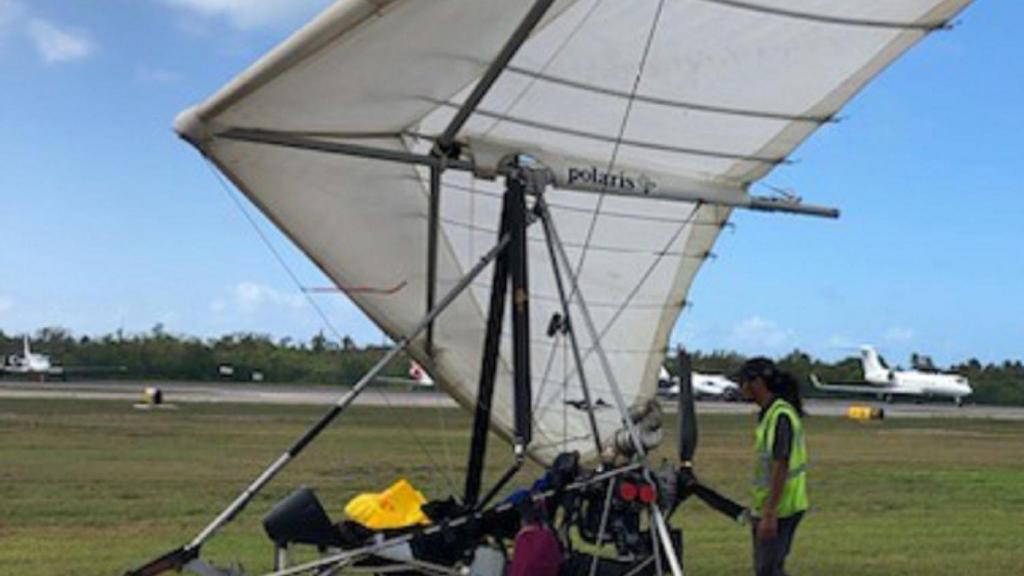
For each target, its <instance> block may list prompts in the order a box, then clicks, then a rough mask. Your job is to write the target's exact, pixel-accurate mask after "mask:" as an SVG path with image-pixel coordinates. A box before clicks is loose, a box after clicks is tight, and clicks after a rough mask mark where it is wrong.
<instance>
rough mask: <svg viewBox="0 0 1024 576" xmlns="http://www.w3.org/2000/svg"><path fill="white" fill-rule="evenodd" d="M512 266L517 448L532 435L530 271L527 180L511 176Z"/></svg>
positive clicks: (527, 441)
mask: <svg viewBox="0 0 1024 576" xmlns="http://www.w3.org/2000/svg"><path fill="white" fill-rule="evenodd" d="M506 195H507V196H508V197H509V207H510V208H511V213H510V215H509V225H510V226H511V230H510V232H511V234H510V236H511V238H512V241H511V242H510V243H509V251H508V254H509V268H510V272H511V273H512V366H513V372H512V375H513V379H514V385H515V403H516V405H515V410H516V414H515V422H516V438H515V442H516V448H517V449H520V448H525V447H526V446H527V445H529V444H530V440H531V438H532V436H533V418H532V415H531V414H530V409H531V406H532V402H531V396H532V394H531V390H530V283H529V278H528V274H527V232H526V226H527V221H526V219H527V214H526V182H525V181H524V180H523V179H521V178H519V177H510V178H508V191H507V192H506Z"/></svg>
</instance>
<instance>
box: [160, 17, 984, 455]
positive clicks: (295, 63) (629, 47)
mask: <svg viewBox="0 0 1024 576" xmlns="http://www.w3.org/2000/svg"><path fill="white" fill-rule="evenodd" d="M968 2H969V0H860V1H858V2H834V1H829V0H743V1H737V0H558V1H556V2H555V4H554V5H553V7H552V8H551V9H550V10H549V11H548V13H547V14H546V16H545V19H544V20H543V21H542V22H541V23H540V25H539V26H538V27H537V29H536V30H534V32H533V34H532V35H531V37H530V38H529V39H528V40H527V41H526V43H525V44H524V45H523V47H522V49H521V50H520V51H519V53H518V54H517V55H516V57H515V58H514V59H513V61H512V63H511V65H510V66H509V67H507V68H506V69H505V71H504V72H503V73H502V74H501V76H500V77H499V79H498V81H497V83H496V84H495V85H494V86H493V88H492V89H491V90H490V91H489V92H488V94H487V96H486V97H485V98H484V100H483V101H482V103H481V104H480V106H479V108H478V109H477V110H476V112H475V113H474V114H473V115H472V116H471V117H470V119H469V121H468V123H467V124H466V125H465V127H464V128H463V130H462V131H461V132H460V134H459V138H458V139H459V141H460V142H463V143H467V147H469V148H470V149H471V150H472V151H476V152H478V151H479V150H482V149H483V148H485V147H486V148H490V149H497V150H502V151H506V152H526V153H529V154H530V155H531V156H533V157H535V158H537V159H538V160H540V161H542V162H545V161H547V160H549V159H550V162H551V165H552V166H553V167H554V166H555V165H556V164H558V165H559V166H560V168H557V169H558V170H562V171H563V178H564V179H565V180H566V181H572V180H575V181H578V182H582V183H588V182H589V183H598V184H599V183H601V182H602V181H605V182H606V181H607V180H608V179H609V178H613V179H614V178H618V179H619V181H620V182H626V181H627V180H628V181H629V182H630V186H633V187H636V189H637V190H641V191H642V190H649V189H651V188H652V187H655V186H657V185H659V183H660V182H662V181H663V180H664V179H676V180H678V181H681V182H686V183H688V185H690V186H697V187H702V188H704V189H706V190H712V191H716V190H717V191H719V192H716V193H721V194H722V195H723V196H725V195H730V194H731V195H734V196H737V197H742V196H744V195H745V191H746V189H747V187H748V186H749V185H750V183H752V182H754V181H756V180H758V179H760V178H762V177H763V176H764V175H766V174H767V173H768V172H769V171H770V170H772V168H773V167H774V166H775V165H777V164H779V163H780V162H783V161H784V160H785V159H786V157H787V155H789V154H790V152H791V151H792V150H793V149H794V148H795V147H796V146H797V145H799V144H800V143H801V142H802V141H803V140H804V139H805V138H806V137H807V136H809V135H810V134H811V133H812V132H813V131H814V130H815V129H816V128H817V127H818V126H820V125H821V124H822V123H824V122H827V121H829V119H831V118H832V117H833V116H834V115H835V114H836V113H837V111H838V110H839V109H840V107H841V106H842V105H843V104H844V103H845V102H847V101H848V100H849V99H850V98H851V97H852V96H853V95H854V94H855V93H856V92H857V91H858V90H860V89H861V88H862V87H863V86H864V85H865V84H866V83H867V82H868V81H869V80H870V79H871V78H873V77H874V76H875V75H877V74H878V73H879V72H880V71H881V70H882V69H883V68H884V67H885V66H886V65H888V64H889V63H890V62H891V61H892V60H893V59H895V58H896V57H898V56H899V55H900V54H902V53H903V52H904V51H905V50H906V49H908V48H909V47H910V46H911V45H913V44H914V43H915V42H917V41H918V40H920V39H921V38H923V37H924V36H925V35H926V34H927V33H928V32H929V31H931V30H934V29H936V28H939V27H942V26H943V25H944V23H946V22H947V21H949V20H950V19H951V18H952V17H953V16H955V15H956V14H957V13H958V12H959V11H960V10H961V9H962V8H963V7H964V6H965V5H966V4H967V3H968ZM532 4H533V2H532V1H529V0H429V1H426V0H418V1H414V0H341V1H339V2H337V3H336V4H334V5H333V6H332V7H331V8H329V9H327V10H326V11H325V12H324V13H323V14H322V15H320V16H319V17H318V18H317V19H316V20H314V21H313V22H312V23H310V24H309V25H308V26H306V27H305V28H303V29H302V30H300V31H299V32H298V33H296V34H295V35H294V36H293V37H292V38H290V39H289V40H287V41H286V42H285V43H283V44H282V45H281V46H280V47H278V48H277V49H275V50H274V51H272V52H271V53H270V54H268V55H267V56H266V57H264V58H263V59H262V60H260V61H259V62H257V63H256V64H255V65H253V66H252V68H250V69H249V70H248V71H246V72H245V73H243V74H242V75H240V76H239V77H238V78H237V79H236V80H234V81H233V82H231V83H230V84H228V85H227V86H226V87H224V88H223V89H222V90H220V91H219V92H218V93H216V94H215V95H214V96H212V97H211V98H210V99H208V100H207V101H206V102H204V103H202V104H201V105H199V106H197V107H196V108H193V109H190V110H188V111H186V112H185V113H183V114H182V115H181V116H180V117H179V119H178V121H177V123H176V128H177V129H178V131H179V133H181V134H182V135H183V136H184V137H186V138H187V139H189V140H190V141H191V142H193V143H194V144H195V145H196V146H198V147H199V148H200V149H201V150H202V151H203V152H204V154H206V155H207V156H208V157H209V158H210V159H211V160H212V161H213V162H214V163H216V165H217V166H218V167H219V169H220V170H222V171H223V172H224V173H225V174H227V175H228V176H229V177H230V178H231V180H232V181H233V182H234V183H235V184H236V185H237V186H238V187H239V188H240V189H241V190H242V191H243V192H244V193H245V194H246V195H247V196H248V197H249V199H250V200H251V201H252V202H254V203H255V204H256V205H257V206H259V208H260V209H261V210H262V211H263V212H264V213H265V214H266V215H267V216H268V217H269V218H270V219H271V220H272V221H273V222H274V223H275V224H276V225H277V226H279V227H280V228H281V230H283V231H284V233H286V234H287V235H288V236H289V237H290V238H291V239H292V240H293V241H294V242H295V243H296V244H297V245H298V246H299V247H300V248H301V249H302V250H303V251H304V252H305V253H306V254H307V255H308V256H309V257H310V258H311V259H312V260H313V261H314V262H316V264H317V265H318V266H319V267H320V268H321V269H322V270H323V271H324V272H325V273H326V274H327V275H328V276H329V277H330V278H331V279H332V280H333V281H335V282H336V283H337V284H338V285H339V287H341V288H342V289H343V290H346V291H347V292H348V295H349V297H350V298H351V299H352V300H353V301H354V302H355V303H356V304H357V305H358V306H359V307H360V308H361V309H362V310H363V311H364V312H365V313H366V314H368V315H369V316H370V317H371V318H372V319H373V320H374V321H375V322H376V323H377V324H379V325H380V326H381V327H382V328H383V329H384V330H385V331H387V332H388V333H389V334H391V335H392V336H393V337H396V338H397V337H401V336H403V335H405V334H408V333H409V332H410V331H411V329H412V328H413V326H414V325H415V324H416V322H417V320H418V319H419V318H420V317H421V316H422V315H423V314H424V312H425V292H426V279H427V263H426V262H427V252H426V239H427V226H428V197H429V193H428V187H429V185H428V174H427V173H426V171H424V169H422V168H417V167H414V166H412V165H407V164H402V163H395V162H387V161H381V160H373V159H367V158H357V157H351V156H345V155H338V154H327V153H322V152H315V151H309V150H301V149H295V148H286V147H279V146H273V145H268V144H264V143H251V142H242V141H238V140H234V139H228V138H220V137H218V135H220V134H223V133H224V132H225V131H227V130H230V129H233V128H245V129H259V130H265V131H271V132H275V133H282V134H287V135H300V136H304V137H311V138H316V139H319V140H323V141H330V142H351V143H358V144H359V145H362V146H373V147H376V148H382V149H389V150H400V151H414V152H423V153H425V152H427V151H429V150H430V148H431V146H432V145H433V140H432V137H435V136H437V135H438V134H439V133H440V132H442V131H443V130H444V128H445V126H446V125H447V124H448V122H449V120H450V119H451V118H452V117H453V116H454V114H455V111H456V110H457V108H458V106H459V105H460V104H461V102H462V101H463V99H465V98H466V97H467V94H469V92H470V91H471V90H472V88H473V86H474V83H475V81H476V80H478V79H479V78H480V76H481V75H482V74H483V72H484V71H485V69H486V68H487V66H488V64H489V63H490V62H491V61H492V60H493V59H494V58H495V56H496V55H497V54H498V52H499V51H500V50H501V48H502V46H503V45H504V43H505V42H506V40H507V39H508V38H509V36H510V35H511V34H512V32H513V30H514V29H515V27H516V26H517V25H518V23H519V22H520V21H521V20H522V18H523V16H524V15H525V14H526V13H527V11H528V10H529V9H530V7H531V5H532ZM559 162H560V163H561V164H559ZM503 191H504V185H503V183H502V182H501V181H500V179H499V180H498V181H488V180H482V179H478V178H475V177H473V176H472V175H471V174H470V173H467V172H457V171H447V172H445V174H444V179H443V187H442V201H441V244H440V252H439V262H438V269H437V270H438V293H439V294H441V293H444V292H445V291H446V290H447V289H448V288H450V287H451V286H453V285H454V284H455V282H456V281H457V280H458V279H459V278H460V277H461V276H462V274H463V273H464V272H465V271H466V270H467V269H468V268H469V267H470V266H472V265H473V264H474V263H475V262H477V261H478V260H479V258H480V257H481V256H482V255H483V254H484V253H485V252H486V251H487V250H489V249H490V248H491V247H492V246H493V244H494V242H495V240H496V229H497V224H498V217H499V210H500V198H501V195H502V193H503ZM546 198H547V201H548V203H549V205H550V207H551V210H552V213H553V217H554V220H555V222H557V226H558V229H559V231H560V232H561V235H562V238H563V241H564V245H565V247H566V250H567V252H568V254H569V257H570V259H571V260H572V261H573V262H574V268H575V272H576V274H577V275H578V278H579V282H580V287H581V292H582V294H583V296H584V297H585V298H586V300H587V302H588V304H589V308H590V310H591V312H592V314H593V316H594V320H595V323H596V325H597V327H598V330H599V331H600V334H601V336H600V345H601V347H602V348H603V349H604V350H605V352H606V353H607V354H608V357H609V358H610V359H611V364H612V369H613V371H614V376H615V378H614V379H615V381H616V382H617V383H618V385H619V387H620V389H621V391H622V393H623V395H624V397H625V400H626V402H627V403H629V404H631V405H637V404H640V403H642V402H644V401H646V400H647V399H649V398H651V397H653V395H654V393H655V391H656V380H657V375H658V370H659V367H660V365H661V363H662V362H663V360H664V355H665V349H666V346H667V343H668V339H669V334H670V331H671V329H672V327H673V325H674V324H675V322H676V319H677V318H678V316H679V313H680V311H681V310H682V307H683V306H684V303H685V300H686V295H687V291H688V289H689V287H690V284H691V282H692V281H693V278H694V275H695V274H696V273H697V270H698V269H699V268H700V266H701V264H702V262H703V261H704V259H705V257H706V255H707V253H708V251H709V250H710V248H711V246H712V245H713V243H714V241H715V239H716V237H717V235H718V233H719V231H720V229H721V226H722V224H723V223H724V222H725V220H726V219H727V218H728V216H729V208H727V207H723V206H718V205H715V204H713V203H700V204H695V203H687V202H677V201H667V200H660V199H653V198H651V197H645V196H643V195H642V194H641V195H636V196H628V195H627V196H612V195H603V194H595V193H591V192H580V191H570V190H564V189H557V188H556V189H549V190H548V192H547V193H546ZM530 237H531V240H530V242H529V252H530V254H529V256H530V289H531V329H532V332H533V333H532V337H531V357H532V373H533V390H534V404H535V413H534V443H533V445H532V446H531V454H533V455H534V456H535V457H537V458H539V459H541V460H550V459H551V458H552V457H553V456H554V455H555V454H557V453H558V452H560V451H563V450H579V451H581V452H582V453H584V454H585V455H593V453H594V445H593V439H592V437H591V433H590V428H589V425H588V422H587V417H586V414H585V412H584V409H583V408H582V407H581V403H580V402H579V401H581V400H582V392H581V389H580V380H579V377H578V375H577V374H576V373H575V370H574V365H573V361H572V355H571V350H570V349H569V347H568V345H567V342H566V341H565V339H564V336H562V335H556V336H554V337H551V336H548V334H547V333H546V328H547V325H548V321H549V319H550V318H551V317H552V316H553V315H554V314H555V313H556V312H558V311H559V308H560V305H559V300H558V295H557V291H556V286H555V281H554V277H553V275H552V272H551V262H550V259H549V256H548V251H547V247H546V245H545V243H544V237H543V234H542V231H541V230H539V226H535V227H533V228H532V229H531V231H530ZM481 278H483V280H481V281H478V282H477V283H476V285H474V286H473V287H472V289H470V290H468V291H467V292H465V293H464V294H463V295H462V296H460V297H459V298H458V300H457V301H456V302H455V303H454V304H453V305H452V306H451V308H450V309H448V310H447V311H445V313H444V314H443V315H442V316H441V317H440V318H439V319H438V321H437V323H436V327H435V333H434V353H433V355H432V356H431V357H428V356H427V355H426V351H425V347H424V342H423V340H422V339H420V340H417V341H416V342H415V343H414V344H413V346H412V347H411V349H410V351H411V353H412V354H413V355H414V356H415V357H416V359H417V360H418V361H419V362H420V363H422V364H423V365H424V366H426V367H428V369H429V370H430V372H431V374H432V375H433V376H434V377H435V378H436V380H437V382H438V383H439V384H440V385H441V386H443V387H444V389H445V390H446V391H448V392H449V393H450V394H451V395H452V396H453V397H455V398H456V399H457V400H458V401H459V402H460V403H461V404H463V405H464V406H466V407H471V406H473V404H474V400H475V395H476V387H477V380H478V376H479V374H478V372H479V369H480V366H479V364H480V353H481V348H482V342H483V338H484V332H485V322H486V312H487V302H488V286H487V284H488V283H489V275H487V274H485V275H484V276H482V277H481ZM351 287H363V288H365V287H376V288H380V290H366V289H360V290H354V289H351ZM575 302H576V303H575V304H574V308H573V313H574V314H578V313H579V308H578V301H575ZM505 325H506V327H508V326H509V323H508V321H506V323H505ZM507 332H508V328H506V335H505V338H504V341H503V345H502V362H500V363H499V373H498V380H497V384H496V390H495V399H494V411H493V416H492V426H493V429H495V430H496V431H498V432H499V433H503V434H505V435H508V434H509V433H510V431H511V429H512V422H513V420H512V395H511V392H512V389H511V374H510V366H511V342H510V336H509V334H508V333H507ZM578 336H579V337H580V344H581V346H582V349H583V353H584V356H585V357H586V361H585V375H586V377H587V380H588V382H589V385H590V388H591V392H592V395H593V397H594V401H595V409H596V417H597V421H598V424H599V429H600V431H601V435H602V436H603V437H604V439H605V440H607V439H608V438H609V437H610V436H611V434H612V432H614V431H615V430H618V429H619V428H620V427H621V419H620V417H619V415H618V412H617V411H616V410H614V409H613V408H612V406H613V405H614V402H613V401H612V397H611V390H610V384H611V383H610V382H609V379H608V377H607V375H606V374H605V373H604V371H603V370H602V369H601V365H600V363H599V362H598V359H597V357H596V355H595V354H594V348H595V346H594V345H595V343H594V342H592V341H591V339H590V338H589V337H588V335H587V334H586V333H585V332H584V331H583V330H578ZM605 406H606V407H605Z"/></svg>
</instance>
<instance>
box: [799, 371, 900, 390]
mask: <svg viewBox="0 0 1024 576" xmlns="http://www.w3.org/2000/svg"><path fill="white" fill-rule="evenodd" d="M811 385H813V386H814V387H815V388H816V389H818V390H821V391H823V392H850V393H854V394H879V393H885V394H892V393H893V391H892V389H891V387H890V386H886V385H879V384H869V383H867V382H840V383H836V384H825V383H824V382H822V381H821V379H820V378H818V375H817V374H811Z"/></svg>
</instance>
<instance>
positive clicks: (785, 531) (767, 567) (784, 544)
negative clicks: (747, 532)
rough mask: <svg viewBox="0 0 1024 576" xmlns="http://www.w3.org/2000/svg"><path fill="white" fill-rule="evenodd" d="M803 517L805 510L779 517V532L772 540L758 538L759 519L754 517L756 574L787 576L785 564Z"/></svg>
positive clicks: (755, 575)
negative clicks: (786, 516)
mask: <svg viewBox="0 0 1024 576" xmlns="http://www.w3.org/2000/svg"><path fill="white" fill-rule="evenodd" d="M803 517H804V513H803V512H797V513H796V514H794V515H792V516H790V517H788V518H779V533H778V535H777V536H775V538H772V539H771V540H758V538H757V520H758V519H756V518H755V519H754V520H755V521H754V522H753V524H754V531H753V534H754V576H786V571H785V570H784V569H783V564H785V562H786V556H788V555H789V549H790V548H791V547H792V546H793V538H794V536H795V535H796V527H797V525H798V524H800V519H801V518H803Z"/></svg>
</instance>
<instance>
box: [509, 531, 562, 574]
mask: <svg viewBox="0 0 1024 576" xmlns="http://www.w3.org/2000/svg"><path fill="white" fill-rule="evenodd" d="M561 567H562V547H561V545H560V544H559V543H558V538H556V537H555V535H554V533H553V532H551V530H549V529H548V528H546V527H544V526H541V525H538V524H532V525H529V526H526V527H525V528H523V529H522V530H520V531H519V534H516V544H515V552H514V553H513V555H512V565H511V566H510V567H509V571H508V576H558V571H559V570H560V569H561Z"/></svg>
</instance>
